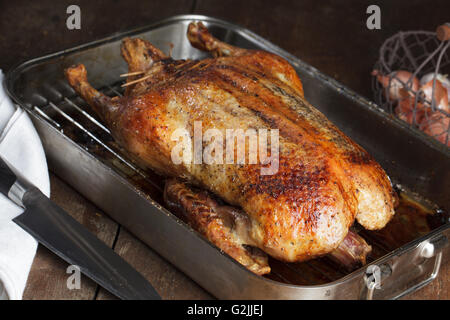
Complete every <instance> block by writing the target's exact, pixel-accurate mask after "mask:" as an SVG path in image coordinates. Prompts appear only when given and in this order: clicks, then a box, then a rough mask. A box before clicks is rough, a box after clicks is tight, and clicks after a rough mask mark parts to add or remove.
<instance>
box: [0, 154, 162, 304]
mask: <svg viewBox="0 0 450 320" xmlns="http://www.w3.org/2000/svg"><path fill="white" fill-rule="evenodd" d="M0 192H1V193H3V194H4V195H5V196H7V197H8V198H9V199H11V200H12V201H14V202H15V203H16V204H17V205H19V206H21V207H23V208H25V211H24V212H23V213H22V214H21V215H19V216H18V217H16V218H15V219H14V220H13V221H14V222H15V223H16V224H18V225H19V226H20V227H22V228H23V229H24V230H25V231H27V232H28V233H29V234H31V235H32V236H33V237H34V238H36V240H37V241H39V243H41V244H42V245H44V246H45V247H47V248H48V249H50V250H51V251H52V252H54V253H55V254H57V255H58V256H59V257H61V258H62V259H64V260H65V261H66V262H68V263H69V264H72V265H76V266H78V267H79V268H80V271H81V272H82V273H83V274H85V275H86V276H88V277H89V278H91V279H92V280H94V281H95V282H96V283H98V284H99V285H101V286H102V287H103V288H105V289H106V290H108V291H109V292H111V293H112V294H114V295H115V296H117V297H119V298H121V299H126V300H159V299H161V297H160V296H159V295H158V293H157V292H156V290H155V289H154V288H153V287H152V286H151V285H150V283H149V282H148V281H147V280H146V279H145V278H144V277H143V276H142V275H141V274H139V273H138V272H137V271H136V270H135V269H134V268H133V267H131V266H130V265H129V264H128V263H127V262H125V260H123V259H122V258H121V257H120V256H119V255H118V254H116V253H115V252H114V251H113V250H112V249H111V248H110V247H108V246H107V245H106V244H104V243H103V242H102V241H100V240H99V239H98V238H97V237H95V236H94V235H93V234H92V233H90V232H89V231H88V230H87V229H86V228H85V227H83V226H82V225H81V224H80V223H78V222H77V221H76V220H75V219H73V218H72V217H71V216H70V215H69V214H68V213H67V212H65V211H64V210H63V209H61V208H60V207H59V206H57V205H56V204H55V203H54V202H52V201H51V200H50V199H49V198H47V197H46V196H45V195H44V194H43V193H42V192H41V191H40V190H39V189H38V188H36V187H35V186H33V185H32V184H31V183H30V182H28V181H27V180H26V179H25V178H23V177H21V175H20V174H19V173H18V172H17V171H16V170H15V169H14V168H13V167H12V166H11V165H9V164H7V163H6V161H4V160H3V159H2V158H0Z"/></svg>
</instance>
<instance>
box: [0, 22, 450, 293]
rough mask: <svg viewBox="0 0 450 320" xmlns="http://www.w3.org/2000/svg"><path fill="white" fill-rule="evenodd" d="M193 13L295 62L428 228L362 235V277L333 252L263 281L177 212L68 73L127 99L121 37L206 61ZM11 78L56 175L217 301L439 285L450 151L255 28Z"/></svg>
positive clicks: (54, 58)
mask: <svg viewBox="0 0 450 320" xmlns="http://www.w3.org/2000/svg"><path fill="white" fill-rule="evenodd" d="M193 20H197V21H199V20H200V21H203V23H204V24H205V25H206V26H207V27H208V28H209V29H210V30H211V32H212V33H213V34H214V35H215V36H217V37H218V38H220V39H222V40H224V41H225V42H228V43H230V44H233V45H236V46H239V47H244V48H259V49H264V50H267V51H271V52H274V53H276V54H278V55H280V56H282V57H284V58H286V59H287V60H288V61H289V62H290V63H291V64H292V65H293V67H294V68H295V69H296V70H297V72H298V74H299V76H300V78H301V79H302V82H303V84H304V91H305V95H306V98H307V100H308V101H309V102H310V103H312V104H313V105H314V106H315V107H316V108H318V109H319V110H320V111H322V112H323V113H324V114H325V115H326V116H327V117H328V118H329V119H330V120H331V121H332V122H333V123H334V124H336V125H337V126H338V127H339V128H340V129H341V130H342V131H344V132H345V133H346V134H347V135H348V136H350V137H351V138H353V139H354V140H355V141H356V142H358V143H359V144H361V145H362V146H363V147H364V148H365V149H366V150H367V151H368V152H369V153H370V154H372V155H373V156H374V157H375V158H376V160H377V161H378V162H379V163H380V164H381V165H382V166H383V168H384V169H385V170H386V171H387V173H388V175H389V176H390V177H391V180H392V181H393V183H394V185H395V186H397V188H398V189H399V190H401V191H402V192H404V193H405V194H407V195H408V196H409V197H412V198H414V199H415V200H417V201H419V202H420V203H421V204H423V205H424V206H426V207H427V208H429V210H431V211H433V212H434V213H433V214H427V215H426V216H424V215H423V214H418V213H417V214H416V215H414V214H413V215H412V216H411V217H410V218H411V219H410V220H408V221H409V222H410V224H411V223H412V224H413V225H419V227H417V230H416V229H414V228H412V229H411V230H413V231H411V232H409V233H408V232H406V234H405V235H404V237H403V241H398V239H394V238H395V237H393V236H395V235H397V234H400V233H401V231H399V232H395V231H392V230H390V231H389V232H388V233H386V232H385V233H384V234H383V233H381V234H380V233H377V232H367V231H362V233H361V234H362V235H363V236H364V237H365V238H366V239H367V241H368V242H369V243H370V244H371V245H372V247H373V249H374V250H373V253H372V256H371V257H369V264H368V265H366V266H365V267H362V268H360V269H358V270H355V271H353V272H350V271H348V270H342V268H341V267H340V266H337V265H333V263H332V262H330V261H328V260H327V258H320V259H316V260H313V261H310V262H306V263H300V264H285V263H281V262H279V261H276V260H271V261H270V264H271V267H272V270H273V272H272V273H271V274H270V275H269V276H264V277H262V276H257V275H254V274H253V273H251V272H250V271H248V270H247V269H245V268H244V267H242V266H241V265H240V264H238V263H237V262H235V261H234V260H233V259H231V258H230V257H229V256H228V255H226V254H224V253H223V252H221V251H220V250H219V249H218V248H217V247H215V246H214V245H212V244H210V243H209V242H208V241H206V240H205V239H204V238H203V237H202V236H200V235H199V234H198V233H196V232H195V231H194V230H192V229H191V228H190V227H189V226H188V225H186V224H185V223H183V222H182V221H181V220H179V219H178V218H177V217H175V216H174V215H173V214H171V213H170V212H169V211H168V210H166V209H165V208H164V207H163V206H162V205H161V204H162V201H161V200H162V197H161V189H162V185H163V179H162V178H161V177H159V176H157V175H156V174H154V173H152V172H150V171H145V170H143V169H141V168H138V167H137V165H135V164H134V163H133V162H132V161H131V160H130V159H129V158H128V157H127V156H126V154H125V153H124V152H122V150H121V149H120V147H118V146H117V145H116V144H115V143H114V141H113V140H112V138H111V137H110V135H109V130H108V129H107V128H106V127H104V126H103V124H102V123H101V122H100V120H99V119H98V118H97V117H96V116H95V115H93V113H92V111H91V110H90V108H89V107H87V106H86V103H85V102H84V101H83V100H81V99H80V98H78V97H77V95H76V94H75V92H74V91H73V90H72V88H70V87H69V86H68V84H67V82H66V80H65V78H64V74H63V70H64V69H65V68H67V67H68V66H70V65H72V64H75V63H84V64H85V65H86V68H87V70H88V73H89V80H90V82H91V84H92V85H93V86H94V87H96V88H98V89H99V90H102V91H103V92H105V93H106V94H108V95H117V94H121V92H122V91H121V89H120V84H121V83H122V82H121V80H120V78H119V75H120V74H121V73H124V72H127V66H126V64H125V62H124V61H123V60H122V58H121V57H120V50H119V46H120V42H121V39H122V38H124V37H126V36H133V37H142V38H145V39H148V40H150V41H151V42H152V43H153V44H155V45H156V46H157V47H159V48H161V49H162V50H163V51H165V52H169V50H170V47H171V45H172V44H173V50H172V56H173V57H174V58H176V59H179V58H191V59H195V58H202V57H205V54H204V53H202V52H200V51H198V50H196V49H194V48H192V47H191V46H190V44H189V42H188V40H187V39H186V36H185V34H186V29H187V25H188V24H189V22H191V21H193ZM324 36H325V35H324ZM305 50H307V49H305ZM4 85H5V87H6V89H7V92H8V94H9V95H10V96H11V98H12V99H13V100H14V101H15V102H16V103H17V104H19V105H20V106H21V107H22V108H24V109H26V110H27V111H28V113H29V114H30V116H31V118H32V120H33V122H34V124H35V126H36V128H37V130H38V132H39V134H40V136H41V138H42V142H43V145H44V148H45V151H46V154H47V159H48V164H49V168H50V170H52V171H53V172H54V173H56V174H57V175H58V176H60V177H61V178H62V179H64V180H65V181H67V182H68V183H69V184H71V185H72V186H73V187H74V188H75V189H77V190H78V191H79V192H80V193H81V194H83V195H84V196H85V197H86V198H88V199H89V200H91V201H92V202H94V203H95V204H96V205H97V206H98V207H99V208H101V209H102V210H104V211H105V212H107V213H108V214H109V215H110V216H111V217H112V218H113V219H114V220H116V221H117V222H119V223H120V224H121V225H123V226H124V227H125V228H127V229H128V230H130V231H131V232H132V233H133V234H135V235H136V236H137V237H138V238H139V239H141V240H142V241H144V242H145V243H146V244H148V245H149V246H150V247H151V248H153V249H154V250H156V251H157V252H158V253H159V254H161V255H162V256H163V257H165V258H166V259H167V260H168V261H170V262H171V263H173V264H174V265H175V266H177V267H178V268H179V269H180V270H181V271H183V272H184V273H186V274H187V275H188V276H190V277H191V278H192V279H194V280H195V281H196V282H197V283H199V284H200V285H201V286H202V287H203V288H205V289H206V290H207V291H209V292H210V293H211V294H213V295H214V296H215V297H217V298H222V299H395V298H399V297H402V296H403V295H405V294H408V293H410V292H412V291H414V290H417V289H418V288H420V287H422V286H424V285H426V284H427V283H429V282H430V281H432V280H433V279H434V278H435V277H436V276H437V274H438V272H439V268H440V266H441V265H442V264H443V263H446V260H448V256H449V255H450V252H449V246H448V245H447V243H448V237H449V235H450V231H449V225H450V223H449V215H448V212H449V209H450V198H449V191H450V170H449V168H450V152H449V150H450V149H447V148H446V147H445V146H444V145H442V144H439V143H438V142H436V141H434V140H433V139H432V138H429V137H428V136H426V135H424V134H423V133H421V132H419V131H414V130H412V129H410V128H409V127H408V126H406V125H405V124H404V123H402V122H401V121H399V120H397V119H394V118H392V117H390V116H389V115H388V114H387V113H386V112H384V111H383V110H381V109H380V108H378V107H377V106H376V105H375V104H374V103H372V102H370V101H367V100H366V99H364V98H363V97H361V96H358V95H357V94H355V93H354V92H352V91H351V90H349V89H347V88H346V87H344V86H342V85H341V84H339V83H338V82H336V81H334V80H332V79H331V78H329V77H327V76H325V75H323V74H322V73H320V72H319V71H317V70H316V69H314V68H313V67H311V66H309V65H308V64H306V63H304V62H302V61H301V60H299V59H297V58H296V57H294V56H292V55H291V54H289V53H287V52H285V51H283V50H282V49H280V48H278V47H277V46H275V45H273V44H271V43H270V42H268V41H266V40H264V39H263V38H261V37H259V36H257V35H256V34H254V33H252V32H251V31H248V30H246V29H243V28H240V27H238V26H235V25H233V24H230V23H228V22H225V21H222V20H218V19H215V18H211V17H206V16H199V15H182V16H176V17H172V18H169V19H167V20H164V21H161V22H159V23H156V24H153V25H150V26H148V27H144V28H140V29H136V30H132V31H129V32H125V33H120V34H114V35H112V36H110V37H108V38H106V39H103V40H100V41H95V42H92V43H89V44H86V45H82V46H79V47H76V48H73V49H69V50H65V51H62V52H58V53H55V54H51V55H48V56H45V57H42V58H38V59H34V60H31V61H28V62H25V63H23V64H21V65H19V66H18V67H16V68H15V69H13V70H11V71H10V72H9V73H8V74H7V76H6V79H5V84H4ZM413 211H414V210H413ZM396 216H397V215H396ZM403 218H404V217H403ZM403 218H402V219H403ZM400 223H401V221H400ZM402 229H404V230H410V229H408V228H406V229H405V228H402ZM404 230H403V231H404ZM416 231H417V232H416ZM403 233H405V232H403ZM375 280H376V282H374V281H375ZM374 283H375V284H379V285H376V286H375V285H374Z"/></svg>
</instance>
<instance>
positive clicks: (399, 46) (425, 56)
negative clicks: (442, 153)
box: [372, 24, 450, 147]
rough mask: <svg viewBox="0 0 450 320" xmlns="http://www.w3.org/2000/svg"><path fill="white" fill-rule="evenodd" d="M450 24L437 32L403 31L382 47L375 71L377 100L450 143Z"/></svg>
mask: <svg viewBox="0 0 450 320" xmlns="http://www.w3.org/2000/svg"><path fill="white" fill-rule="evenodd" d="M449 39H450V24H445V25H442V26H440V27H439V28H438V29H437V32H426V31H409V32H399V33H397V34H395V35H394V36H392V37H390V38H389V39H387V40H386V41H385V42H384V43H383V45H382V46H381V48H380V57H379V60H378V62H377V63H376V64H375V67H374V71H373V72H372V75H373V79H372V85H373V92H374V94H375V101H376V102H377V104H378V105H379V106H381V107H382V108H383V109H385V110H386V111H388V112H390V113H391V114H392V115H393V116H395V117H397V118H399V119H401V120H403V121H405V122H407V123H408V124H409V125H410V126H411V127H412V128H415V129H418V130H421V131H423V132H425V133H426V134H428V135H430V136H432V137H434V138H435V139H436V140H438V141H440V142H441V143H443V144H445V145H447V146H448V147H450V106H449V101H450V79H449V78H448V77H447V76H448V75H449V74H450V57H449V51H450V50H449V47H450V41H449Z"/></svg>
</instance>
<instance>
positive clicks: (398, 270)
mask: <svg viewBox="0 0 450 320" xmlns="http://www.w3.org/2000/svg"><path fill="white" fill-rule="evenodd" d="M449 230H450V229H447V230H446V231H444V232H443V233H439V234H438V235H436V236H434V237H433V238H431V239H427V240H425V241H423V242H422V243H420V244H418V245H417V246H416V247H415V249H413V250H411V251H409V252H408V253H404V254H399V255H396V256H394V257H392V258H390V259H389V260H387V261H384V262H382V263H380V264H379V265H376V264H372V265H369V266H368V267H367V271H366V275H365V276H364V283H365V286H366V288H367V289H366V290H364V291H363V292H362V294H363V295H362V296H361V298H362V299H366V300H373V299H376V298H377V289H383V290H382V291H383V292H382V293H381V295H382V297H383V298H387V299H398V298H401V297H403V296H405V295H407V294H409V293H412V292H414V291H416V290H418V289H420V288H422V287H424V286H425V285H427V284H428V283H430V282H431V281H432V280H434V279H435V278H436V277H437V275H438V273H439V269H440V267H441V263H442V259H443V255H444V254H448V253H449V252H448V251H449V250H445V248H446V247H447V246H448V243H449V241H448V235H449V234H448V233H449V232H448V231H449ZM380 292H381V291H380Z"/></svg>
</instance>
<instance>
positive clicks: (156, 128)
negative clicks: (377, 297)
mask: <svg viewBox="0 0 450 320" xmlns="http://www.w3.org/2000/svg"><path fill="white" fill-rule="evenodd" d="M187 36H188V38H189V40H190V42H191V44H192V45H193V46H194V47H196V48H198V49H200V50H204V51H207V52H210V53H211V54H212V55H213V57H212V58H208V59H203V60H200V61H195V60H174V59H172V58H170V57H169V56H167V55H165V54H164V53H163V52H162V51H160V50H159V49H157V48H155V47H154V46H153V45H152V44H151V43H149V42H148V41H145V40H142V39H125V40H124V41H123V44H122V48H121V51H122V55H123V57H124V59H125V60H126V62H127V63H128V66H129V76H128V78H127V88H126V91H125V95H124V96H123V97H114V98H110V97H107V96H105V95H103V94H102V93H100V92H99V91H97V90H96V89H94V88H93V87H92V86H91V85H90V84H89V83H88V80H87V73H86V70H85V68H84V66H83V65H78V66H74V67H71V68H69V69H67V70H66V76H67V79H68V81H69V83H70V85H71V86H72V87H73V88H74V89H75V90H76V92H77V93H78V94H79V95H81V97H83V98H84V99H85V100H86V101H87V102H88V103H89V105H90V106H91V107H92V108H93V109H94V110H95V112H96V113H97V114H98V115H99V116H100V118H101V119H102V120H103V121H104V122H105V123H106V125H107V126H108V127H109V129H110V130H111V133H112V135H113V137H114V139H115V140H116V141H117V142H118V143H119V144H120V145H121V146H122V147H123V148H124V149H125V150H127V152H128V153H129V154H130V156H132V157H133V158H134V159H135V160H136V161H137V162H138V163H139V164H140V165H142V166H145V167H147V168H150V169H153V170H154V171H156V172H158V173H159V174H161V175H163V176H166V177H172V178H178V179H180V180H182V181H184V182H187V183H189V184H190V185H192V186H196V187H198V188H201V189H203V190H207V191H208V192H209V193H210V194H211V195H214V197H216V198H217V199H220V201H223V202H224V204H226V205H227V206H232V207H233V208H235V209H233V210H234V211H235V213H234V214H226V215H217V214H215V212H216V211H215V210H216V209H217V207H218V204H217V203H213V202H211V201H210V202H208V203H209V204H210V206H209V209H206V210H209V211H208V212H206V215H205V212H203V213H199V214H193V213H192V212H194V213H195V212H196V211H195V210H194V211H192V210H191V209H192V208H194V207H195V205H194V207H193V205H192V203H189V202H186V201H184V202H183V201H182V199H181V198H180V197H182V195H183V194H184V195H186V192H187V193H189V191H186V190H185V191H183V192H181V191H180V192H178V194H179V197H178V200H177V201H178V203H181V202H183V203H184V204H183V205H182V206H184V210H187V211H186V212H189V214H188V216H189V217H188V218H189V220H190V222H191V225H193V226H197V228H198V229H199V230H200V231H201V232H202V233H203V234H204V235H206V236H207V237H208V238H209V239H210V240H211V241H213V242H217V239H231V238H233V237H234V238H233V239H235V240H236V241H235V240H233V241H232V243H234V244H236V243H238V244H239V245H249V246H252V247H256V248H259V249H260V250H256V251H255V250H253V251H252V250H250V251H249V250H241V249H242V248H241V247H239V246H238V247H236V246H235V245H234V244H233V245H231V246H228V247H232V249H230V250H228V251H227V249H226V248H227V245H223V246H222V247H221V246H220V245H219V247H221V248H222V249H223V250H224V251H225V252H227V253H229V254H230V255H231V256H232V257H234V258H236V259H237V260H238V261H241V262H242V261H244V262H243V263H244V264H247V267H249V268H250V269H252V268H253V269H254V270H253V271H255V270H259V271H255V272H257V273H260V274H261V273H265V272H267V270H268V269H267V268H266V265H265V262H264V261H265V260H264V259H265V258H264V255H261V252H260V251H263V252H265V253H267V254H269V255H271V256H273V257H274V258H276V259H279V260H283V261H288V262H297V261H304V260H308V259H312V258H315V257H318V256H322V255H325V254H327V253H330V252H332V251H334V250H335V249H336V248H338V247H339V245H340V244H341V243H343V244H345V245H348V244H350V243H352V241H351V239H350V241H347V242H345V241H344V242H343V240H344V239H345V238H346V236H347V234H348V232H349V228H350V226H351V225H352V224H353V223H354V220H355V218H356V220H357V221H358V222H359V223H360V224H361V225H362V226H363V227H365V228H367V229H370V230H374V229H380V228H383V227H384V226H385V225H386V223H387V222H388V221H389V220H390V219H391V217H392V216H393V214H394V200H395V194H394V192H393V190H392V187H391V183H390V180H389V178H388V176H387V175H386V173H385V172H384V170H383V169H382V168H381V167H380V165H379V164H378V163H377V162H376V161H375V160H374V159H373V158H372V157H371V156H370V155H369V154H368V153H367V152H366V151H365V150H364V149H363V148H361V147H360V146H359V145H357V144H356V143H355V142H353V141H352V140H351V139H350V138H348V137H347V136H345V135H344V134H343V133H342V132H341V131H340V130H339V129H338V128H337V127H335V126H334V125H333V124H332V123H331V122H330V121H328V120H327V118H326V117H325V116H324V115H323V114H322V113H320V112H319V111H318V110H317V109H315V108H314V107H313V106H311V105H310V104H309V103H308V102H307V101H306V100H305V98H304V96H303V88H302V83H301V81H300V79H299V78H298V76H297V74H296V72H295V70H294V69H293V68H292V67H291V66H290V65H289V63H288V62H287V61H285V60H284V59H282V58H281V57H279V56H277V55H275V54H271V53H268V52H265V51H258V50H245V49H241V48H236V47H233V46H231V45H228V44H226V43H223V42H220V41H218V40H217V39H215V38H214V37H213V36H212V35H211V34H210V33H209V32H208V30H207V29H206V28H205V27H204V26H203V25H202V24H201V23H191V24H190V25H189V28H188V34H187ZM197 122H201V124H202V125H201V132H200V133H202V132H203V133H205V132H206V131H207V130H209V129H214V130H216V132H219V133H222V134H223V137H225V136H226V130H227V129H230V128H231V129H242V130H244V131H245V130H248V129H256V130H259V129H267V130H274V129H277V130H278V132H279V141H278V142H279V143H278V145H279V147H278V149H277V150H276V152H275V153H276V155H277V158H276V159H275V160H276V161H275V162H276V167H277V170H275V171H274V172H273V173H272V174H262V169H263V168H266V167H267V166H268V164H267V163H263V162H262V161H259V162H257V163H249V161H244V162H243V163H242V162H241V163H238V164H237V163H236V162H237V161H235V162H234V163H229V162H227V161H225V157H226V156H225V154H224V155H223V158H224V161H223V163H217V162H216V163H211V164H206V163H200V164H198V163H195V161H194V162H188V161H182V162H177V163H175V162H174V161H173V157H172V156H173V154H172V152H173V149H174V148H176V147H177V145H178V142H177V141H174V139H173V134H174V132H175V131H176V130H177V129H180V128H181V129H183V130H184V131H185V132H187V133H188V138H189V137H194V136H195V135H196V132H194V131H195V123H197ZM272 142H273V141H272ZM272 142H271V143H272ZM249 144H250V142H247V143H246V144H245V145H246V148H247V147H249ZM235 148H237V146H235ZM184 151H185V152H188V153H189V152H191V151H192V150H184ZM233 151H235V152H236V153H237V152H238V150H233ZM192 152H193V154H195V152H196V151H195V150H194V151H192ZM275 153H273V152H272V151H271V156H272V155H274V154H275ZM216 156H217V154H216ZM220 157H221V155H219V158H220ZM246 160H248V159H246ZM169 183H170V184H169V187H171V188H172V191H173V192H171V193H170V194H169V198H171V197H173V195H174V194H177V192H175V191H176V190H178V191H179V190H183V187H182V186H180V185H178V184H177V183H178V182H173V180H171V181H170V182H169ZM177 186H178V187H177ZM166 188H167V187H166ZM177 188H178V189H177ZM174 190H175V191H174ZM194 196H198V194H197V195H195V194H194ZM205 197H206V196H203V198H202V199H203V200H205V199H206V198H205ZM183 199H185V200H186V198H183ZM169 200H170V199H169ZM177 201H173V199H172V203H177ZM205 201H206V200H205ZM210 208H213V209H214V208H216V209H214V210H213V211H214V212H212V211H211V210H212V209H210ZM233 210H232V211H233ZM219 211H221V209H219ZM222 211H223V210H222ZM225 216H226V217H225ZM215 219H222V220H217V221H216V222H217V223H216V222H214V223H211V221H213V220H215ZM221 221H222V222H221ZM220 224H223V225H224V226H226V228H222V227H220V226H219V225H220ZM236 228H237V229H236ZM219 229H220V232H224V234H222V236H219V237H218V236H217V233H216V231H217V230H219ZM236 238H237V239H236ZM221 241H222V242H223V241H224V240H219V242H221ZM244 247H245V246H244ZM224 248H225V249H224ZM233 250H234V251H233ZM231 251H233V252H231ZM239 257H241V259H239ZM245 261H247V262H245ZM252 265H253V266H254V267H251V266H252Z"/></svg>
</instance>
